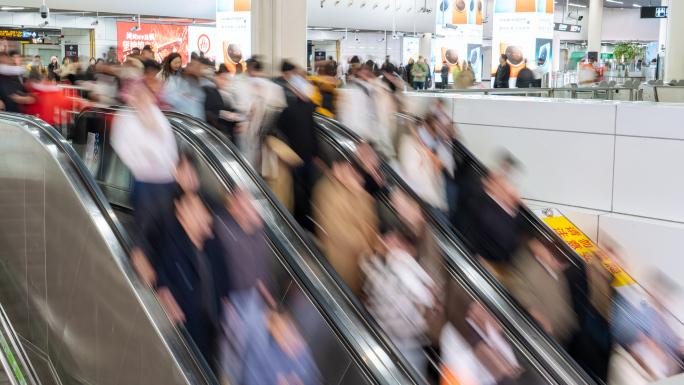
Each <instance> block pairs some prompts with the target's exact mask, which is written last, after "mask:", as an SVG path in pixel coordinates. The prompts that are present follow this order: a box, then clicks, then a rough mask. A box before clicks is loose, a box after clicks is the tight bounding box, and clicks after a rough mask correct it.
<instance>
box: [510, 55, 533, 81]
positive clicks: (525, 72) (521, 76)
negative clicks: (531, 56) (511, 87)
mask: <svg viewBox="0 0 684 385" xmlns="http://www.w3.org/2000/svg"><path fill="white" fill-rule="evenodd" d="M515 86H516V87H517V88H531V87H535V80H534V73H533V72H532V70H531V69H529V68H528V67H527V59H524V61H523V67H522V68H521V69H520V71H519V72H518V78H517V79H516V81H515Z"/></svg>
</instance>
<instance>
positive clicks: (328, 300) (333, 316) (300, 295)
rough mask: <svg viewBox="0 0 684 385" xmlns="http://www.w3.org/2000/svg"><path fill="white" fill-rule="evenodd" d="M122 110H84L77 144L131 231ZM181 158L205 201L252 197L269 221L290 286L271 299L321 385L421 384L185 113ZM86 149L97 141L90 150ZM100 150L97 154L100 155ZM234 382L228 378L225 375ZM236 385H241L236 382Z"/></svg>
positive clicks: (262, 190) (275, 264) (306, 245)
mask: <svg viewBox="0 0 684 385" xmlns="http://www.w3.org/2000/svg"><path fill="white" fill-rule="evenodd" d="M120 113H127V111H126V110H125V109H87V110H85V111H83V112H82V114H81V115H80V116H79V118H78V119H77V122H76V127H75V131H74V132H73V135H72V141H73V142H72V144H73V148H74V149H75V151H76V153H77V154H78V155H79V156H80V157H81V158H82V159H83V162H84V164H85V167H87V168H88V170H89V171H90V173H91V174H92V175H93V176H94V179H95V181H96V183H97V185H98V187H99V188H100V190H101V191H102V192H103V195H104V196H105V197H106V199H107V200H108V202H109V203H110V205H111V207H112V210H113V212H114V213H115V214H116V217H117V218H119V219H122V218H123V219H124V220H123V222H124V223H125V225H124V227H126V228H127V231H134V230H133V228H134V227H133V226H132V219H131V217H132V211H131V206H130V203H129V201H130V193H131V186H132V185H131V183H132V178H131V175H130V172H129V171H128V170H127V168H126V167H125V166H124V165H123V163H122V162H121V160H120V159H119V158H118V156H116V154H115V153H114V151H113V150H112V148H111V146H110V143H109V142H108V138H109V135H110V130H111V122H112V120H113V119H114V118H115V116H116V115H117V114H120ZM165 114H166V116H167V118H168V119H169V121H170V123H171V125H172V128H173V131H174V133H175V136H176V139H177V142H178V145H179V152H181V153H191V154H193V155H194V157H195V158H196V159H197V161H198V165H197V166H198V173H199V176H200V181H201V190H202V192H203V195H204V196H207V197H210V198H211V199H213V200H214V201H216V202H220V201H222V200H223V197H225V195H226V194H227V193H230V192H232V191H234V190H235V189H236V188H239V189H243V190H246V191H248V192H249V193H250V194H251V195H252V196H253V197H254V201H253V204H254V205H255V206H256V207H257V210H258V211H259V213H260V214H261V216H262V218H263V220H264V232H265V235H266V237H267V239H268V245H269V247H270V251H271V260H270V261H269V262H270V263H269V266H270V268H271V273H272V275H273V276H275V277H277V280H278V281H279V286H281V287H282V286H287V288H286V290H285V291H284V292H282V293H281V295H282V296H281V297H279V298H274V299H275V300H276V302H278V303H280V304H281V306H286V307H287V308H288V309H289V311H291V312H292V313H293V316H294V318H295V319H296V320H297V322H298V324H299V325H300V326H301V332H302V334H303V337H304V339H305V340H306V342H308V345H309V348H310V349H311V352H312V356H313V357H314V359H315V363H316V366H317V367H318V370H319V371H320V373H321V375H322V380H323V383H335V384H359V383H375V384H421V383H422V382H421V380H420V378H419V377H418V376H416V375H415V374H414V373H413V371H412V370H411V367H410V366H409V365H406V364H405V363H403V362H402V361H403V358H402V357H401V355H400V354H398V353H397V352H396V348H394V347H393V346H392V344H391V342H390V341H389V340H388V339H386V338H384V336H383V335H382V332H381V331H378V330H377V329H376V328H374V326H373V325H372V324H369V322H368V320H367V319H366V318H365V317H364V316H363V315H362V314H359V312H358V311H356V310H355V306H353V304H352V303H350V299H349V298H350V296H349V295H348V294H347V293H346V292H345V290H346V288H344V287H343V286H341V285H339V284H337V280H336V279H335V278H334V277H332V276H330V275H329V274H328V269H326V268H325V266H323V265H322V264H321V263H320V260H321V259H320V258H317V257H315V256H314V250H316V249H315V247H314V246H313V245H312V244H311V242H310V241H309V240H308V237H306V236H304V234H303V232H302V231H301V230H300V229H299V228H298V227H297V226H296V225H295V226H293V225H292V222H293V221H292V220H291V218H288V217H287V215H288V214H286V211H285V209H284V208H283V207H282V206H281V205H280V203H279V202H278V201H277V199H276V198H275V197H273V195H272V193H271V192H270V190H269V189H268V188H267V187H266V186H265V184H264V183H263V181H261V179H260V178H259V177H258V175H257V174H256V173H255V172H254V170H252V169H251V167H250V166H249V165H248V164H247V163H246V161H245V160H244V159H243V158H242V157H241V156H240V155H239V154H238V153H237V151H236V149H235V148H234V147H232V145H231V144H230V143H226V141H225V138H224V137H223V136H222V135H221V134H218V133H217V132H216V131H214V130H213V129H211V128H210V127H208V126H206V124H204V123H202V122H198V121H196V120H195V119H193V118H190V117H188V116H186V115H184V114H179V113H173V112H167V113H165ZM88 143H91V144H93V143H95V144H94V145H92V146H90V147H89V146H88ZM95 148H97V149H98V150H97V155H98V157H97V158H96V157H95V155H96V154H95V152H96V151H95ZM227 375H228V377H229V378H228V379H229V380H231V379H232V378H231V377H232V376H231V373H227ZM233 383H239V382H238V381H233Z"/></svg>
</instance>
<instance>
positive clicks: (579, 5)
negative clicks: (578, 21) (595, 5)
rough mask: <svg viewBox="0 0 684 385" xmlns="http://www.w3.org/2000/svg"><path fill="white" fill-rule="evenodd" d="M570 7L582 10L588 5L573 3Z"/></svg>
mask: <svg viewBox="0 0 684 385" xmlns="http://www.w3.org/2000/svg"><path fill="white" fill-rule="evenodd" d="M568 5H569V6H571V7H580V8H586V7H587V6H586V5H581V4H573V3H568Z"/></svg>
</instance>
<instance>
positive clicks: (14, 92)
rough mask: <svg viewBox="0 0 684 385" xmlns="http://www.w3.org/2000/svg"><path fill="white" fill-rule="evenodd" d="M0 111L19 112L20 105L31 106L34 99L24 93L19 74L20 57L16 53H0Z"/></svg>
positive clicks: (20, 68) (20, 67) (21, 70)
mask: <svg viewBox="0 0 684 385" xmlns="http://www.w3.org/2000/svg"><path fill="white" fill-rule="evenodd" d="M0 64H4V65H3V68H2V69H1V70H0V110H5V111H7V112H21V108H20V105H22V104H33V103H34V102H35V98H34V97H33V96H31V95H29V94H28V93H27V92H26V88H25V87H24V83H23V79H22V78H21V74H22V72H23V70H24V67H23V66H22V65H21V56H20V55H19V52H17V51H10V53H9V54H7V53H4V52H0Z"/></svg>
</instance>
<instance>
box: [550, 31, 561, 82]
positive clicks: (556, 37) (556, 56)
mask: <svg viewBox="0 0 684 385" xmlns="http://www.w3.org/2000/svg"><path fill="white" fill-rule="evenodd" d="M560 35H561V33H560V32H554V33H553V42H552V43H551V52H552V53H551V70H552V71H553V72H558V71H561V70H563V68H560V67H561V65H560V59H561V58H560V50H561V36H560Z"/></svg>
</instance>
